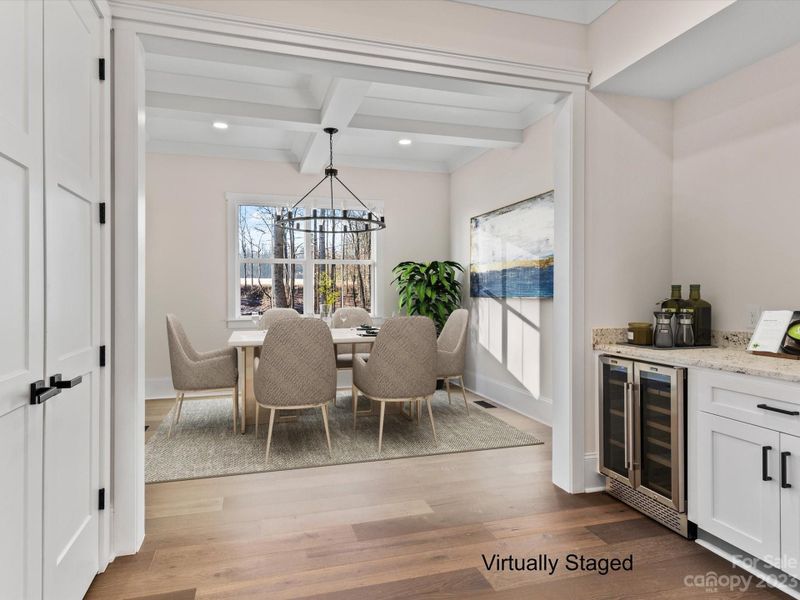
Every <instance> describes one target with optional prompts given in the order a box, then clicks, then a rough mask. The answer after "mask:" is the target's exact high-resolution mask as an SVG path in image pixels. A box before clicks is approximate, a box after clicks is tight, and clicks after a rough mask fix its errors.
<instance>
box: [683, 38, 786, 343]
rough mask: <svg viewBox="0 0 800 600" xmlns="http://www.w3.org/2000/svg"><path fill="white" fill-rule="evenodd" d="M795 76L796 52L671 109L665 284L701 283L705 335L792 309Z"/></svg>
mask: <svg viewBox="0 0 800 600" xmlns="http://www.w3.org/2000/svg"><path fill="white" fill-rule="evenodd" d="M798 72H800V45H797V46H794V47H792V48H789V49H787V50H784V51H782V52H779V53H777V54H775V55H773V56H771V57H769V58H766V59H764V60H762V61H760V62H758V63H755V64H753V65H751V66H749V67H746V68H744V69H741V70H739V71H737V72H735V73H732V74H731V75H729V76H727V77H725V78H723V79H721V80H719V81H717V82H715V83H712V84H709V85H707V86H705V87H703V88H701V89H699V90H696V91H694V92H692V93H689V94H687V95H685V96H683V97H681V98H679V99H678V100H676V101H675V139H674V160H675V167H674V193H675V197H674V206H673V243H672V246H673V250H672V256H673V279H674V280H675V281H676V282H683V283H686V284H688V283H700V284H702V286H703V288H702V290H703V296H704V297H705V298H706V299H707V300H708V301H709V302H711V303H712V305H713V318H714V328H715V329H727V330H742V329H747V328H748V321H747V315H746V307H747V305H748V304H753V305H756V306H760V307H761V308H762V309H770V308H783V309H789V308H798V307H799V306H800V280H798V278H797V267H796V263H797V261H796V257H797V254H798V239H800V238H798V233H797V232H798V223H800V168H798V157H800V79H798V78H797V73H798Z"/></svg>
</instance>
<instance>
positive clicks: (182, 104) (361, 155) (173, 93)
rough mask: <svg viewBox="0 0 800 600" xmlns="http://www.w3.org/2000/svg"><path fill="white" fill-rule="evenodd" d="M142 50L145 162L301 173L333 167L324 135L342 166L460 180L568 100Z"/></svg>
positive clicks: (167, 43)
mask: <svg viewBox="0 0 800 600" xmlns="http://www.w3.org/2000/svg"><path fill="white" fill-rule="evenodd" d="M144 45H145V50H146V69H147V74H146V77H147V86H146V87H147V98H146V104H147V136H148V142H147V148H148V151H151V152H163V153H175V154H194V155H202V156H221V157H228V158H247V159H260V160H272V161H283V162H289V163H292V164H293V165H295V166H296V168H297V169H298V171H300V172H302V173H320V172H322V170H323V168H324V167H325V165H326V164H327V161H328V138H327V136H326V135H325V134H324V133H323V132H322V129H323V127H337V128H339V130H340V132H341V133H339V134H338V135H337V136H336V138H335V140H334V143H335V162H336V163H337V164H338V165H345V166H357V167H365V168H387V169H402V170H415V171H433V172H451V171H453V170H454V169H457V168H458V167H460V166H461V165H463V164H466V163H467V162H469V161H470V160H473V159H474V158H476V157H477V156H479V155H481V154H482V153H484V152H486V151H487V150H489V149H492V148H513V147H515V146H517V145H519V144H520V143H521V141H522V137H523V130H524V129H525V128H526V127H527V126H528V125H530V124H532V123H533V122H534V121H536V120H538V119H539V118H541V117H542V116H544V115H545V114H547V113H548V112H550V111H551V110H552V109H553V105H554V103H555V102H557V101H558V99H559V97H558V95H557V94H555V93H553V92H548V91H539V90H521V89H517V88H510V87H503V86H494V85H486V84H480V83H475V82H470V81H463V80H457V79H450V78H444V77H434V76H430V75H424V74H415V73H408V72H398V71H390V70H386V69H380V68H372V67H362V66H355V65H348V64H344V63H335V62H328V61H322V60H312V59H305V58H297V57H287V56H281V55H275V54H269V53H264V52H258V51H250V50H242V49H231V48H225V47H222V46H213V45H208V44H200V43H196V42H187V41H178V40H168V39H165V38H158V37H147V38H145V39H144ZM214 123H218V124H219V123H224V124H225V125H227V128H224V129H221V128H216V127H214ZM220 127H221V125H220ZM401 141H403V143H402V144H401ZM409 142H410V143H409Z"/></svg>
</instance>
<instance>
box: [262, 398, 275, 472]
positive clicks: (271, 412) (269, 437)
mask: <svg viewBox="0 0 800 600" xmlns="http://www.w3.org/2000/svg"><path fill="white" fill-rule="evenodd" d="M274 423H275V409H274V408H270V409H269V429H267V454H266V456H265V457H264V463H266V464H269V447H270V444H272V425H273V424H274Z"/></svg>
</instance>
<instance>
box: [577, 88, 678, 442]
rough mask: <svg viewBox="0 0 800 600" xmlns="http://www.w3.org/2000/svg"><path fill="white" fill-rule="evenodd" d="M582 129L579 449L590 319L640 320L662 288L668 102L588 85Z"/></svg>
mask: <svg viewBox="0 0 800 600" xmlns="http://www.w3.org/2000/svg"><path fill="white" fill-rule="evenodd" d="M586 122H587V130H586V326H587V329H588V330H589V331H587V340H588V343H587V348H586V365H585V367H586V368H585V372H586V381H587V386H586V411H585V420H586V451H587V452H590V451H591V450H592V449H593V448H595V446H596V425H595V418H596V417H595V414H596V410H595V407H596V405H597V400H596V393H597V390H596V388H597V386H596V384H595V381H596V379H595V373H596V371H595V369H596V364H595V363H596V361H595V358H594V353H593V352H592V350H591V328H592V327H602V326H609V327H623V326H626V325H627V323H628V322H629V321H648V320H650V319H651V318H652V309H653V306H654V304H655V303H656V301H657V300H659V299H660V298H663V297H664V296H666V295H667V293H668V291H669V287H668V286H669V283H670V280H671V273H672V269H671V255H670V251H671V244H672V103H671V102H669V101H664V100H650V99H645V98H632V97H627V96H615V95H610V94H602V93H589V94H588V98H587V119H586Z"/></svg>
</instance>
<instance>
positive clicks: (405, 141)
mask: <svg viewBox="0 0 800 600" xmlns="http://www.w3.org/2000/svg"><path fill="white" fill-rule="evenodd" d="M397 143H398V144H400V145H401V146H410V145H411V140H410V139H408V138H403V139H400V140H397Z"/></svg>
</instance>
